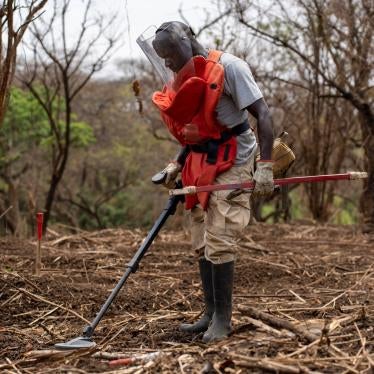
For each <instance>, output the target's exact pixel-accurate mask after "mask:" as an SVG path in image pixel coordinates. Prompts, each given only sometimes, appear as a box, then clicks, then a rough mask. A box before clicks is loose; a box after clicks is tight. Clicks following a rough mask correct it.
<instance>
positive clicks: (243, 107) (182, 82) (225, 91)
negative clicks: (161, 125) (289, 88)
mask: <svg viewBox="0 0 374 374" xmlns="http://www.w3.org/2000/svg"><path fill="white" fill-rule="evenodd" d="M143 41H145V39H143ZM138 43H139V39H138ZM139 45H141V41H140V43H139ZM141 47H142V49H143V51H145V52H146V54H147V57H149V58H150V60H151V62H153V64H154V66H155V67H156V64H155V63H154V61H155V60H154V58H155V56H156V57H158V58H161V59H162V61H163V62H164V64H165V67H166V68H167V69H169V70H170V71H172V73H173V74H174V77H173V78H172V79H171V80H169V81H166V85H165V87H164V89H163V91H162V92H156V93H155V94H154V95H153V102H154V104H155V105H156V106H157V107H158V108H159V110H160V113H161V116H162V119H163V120H164V122H165V124H166V125H167V127H168V129H169V131H170V132H171V133H172V135H174V136H175V137H176V139H178V140H179V142H180V143H181V144H182V146H183V147H184V148H183V149H184V154H186V153H188V156H187V158H186V160H185V162H184V160H183V161H180V159H181V158H179V159H177V160H176V161H174V162H172V163H170V164H169V165H168V166H167V167H166V168H165V170H164V172H165V173H166V180H165V185H166V186H167V187H169V188H172V187H174V185H175V179H176V177H177V175H178V173H179V172H180V171H182V182H183V184H184V185H204V184H212V183H233V182H239V181H245V180H250V179H252V178H253V180H254V181H255V182H256V185H255V190H254V192H255V193H259V194H263V195H264V194H268V193H271V192H272V191H273V171H272V161H271V151H272V145H273V130H272V122H271V117H270V114H269V110H268V107H267V105H266V103H265V101H264V99H263V95H262V93H261V91H260V89H259V88H258V86H257V84H256V83H255V81H254V79H253V76H252V73H251V71H250V68H249V66H248V64H247V63H246V62H244V61H243V60H241V59H239V58H237V57H235V56H233V55H231V54H229V53H222V52H219V51H214V50H207V49H205V48H204V47H203V46H202V45H201V44H200V43H199V42H198V41H197V40H196V38H195V35H194V33H193V31H192V29H191V28H190V27H189V26H187V25H185V24H184V23H181V22H176V21H173V22H167V23H164V24H162V25H161V26H160V27H159V28H158V29H157V30H156V32H155V35H154V37H153V38H152V42H151V43H148V44H147V45H146V46H145V45H143V46H142V45H141ZM151 50H152V53H153V57H150V55H149V54H148V52H149V51H151ZM154 52H155V53H156V54H155V53H154ZM157 68H158V70H159V69H160V66H159V65H158V67H157ZM166 75H167V74H166ZM164 76H165V74H164ZM170 76H171V75H170V74H169V77H170ZM248 112H249V113H251V114H252V115H253V116H254V117H255V118H256V119H257V134H258V139H259V146H260V155H261V158H260V160H259V161H258V162H257V169H256V171H254V158H255V154H256V148H257V143H256V138H255V135H254V133H253V131H252V129H251V128H250V127H249V125H248ZM178 161H179V162H178ZM183 163H184V164H183ZM240 192H241V191H239V192H238V193H236V194H233V193H231V194H230V191H217V192H212V193H211V194H210V195H209V194H208V193H201V194H198V196H192V197H191V196H186V208H187V209H190V210H191V218H192V225H191V235H192V247H193V249H194V250H195V252H196V254H197V256H198V258H199V269H200V276H201V281H202V288H203V293H204V301H205V311H204V314H203V315H202V317H201V318H200V319H199V320H198V321H197V322H195V323H193V324H182V325H181V327H180V329H181V330H182V331H184V332H188V333H201V332H204V335H203V341H204V342H213V341H216V340H219V339H223V338H225V337H227V336H228V335H229V334H230V332H231V330H232V327H231V314H232V289H233V276H234V262H235V259H236V252H237V246H238V245H237V241H238V234H239V233H240V232H241V231H242V230H243V229H244V228H245V226H246V225H247V224H248V222H249V218H250V206H249V197H248V195H247V194H243V193H240Z"/></svg>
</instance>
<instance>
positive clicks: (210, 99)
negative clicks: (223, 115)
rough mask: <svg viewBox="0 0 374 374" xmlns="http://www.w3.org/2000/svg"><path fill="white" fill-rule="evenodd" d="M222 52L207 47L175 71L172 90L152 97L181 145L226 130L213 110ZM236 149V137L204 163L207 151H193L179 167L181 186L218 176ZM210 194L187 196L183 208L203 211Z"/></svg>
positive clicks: (218, 89)
mask: <svg viewBox="0 0 374 374" xmlns="http://www.w3.org/2000/svg"><path fill="white" fill-rule="evenodd" d="M221 54H222V52H219V51H216V50H210V51H209V54H208V57H207V58H206V59H205V58H204V57H202V56H195V57H194V58H193V59H192V60H191V61H190V62H188V63H187V64H186V65H185V66H184V67H183V68H182V69H181V71H180V72H179V73H178V74H177V76H176V78H175V81H174V83H173V87H172V89H168V88H167V87H164V89H163V91H162V92H161V91H157V92H155V93H154V94H153V96H152V101H153V103H154V104H155V105H156V106H157V107H158V109H159V110H160V113H161V117H162V119H163V121H164V122H165V124H166V126H167V127H168V129H169V131H170V132H171V134H172V135H173V136H174V137H175V138H176V139H177V140H178V141H179V142H180V143H181V144H182V145H183V146H185V145H187V144H190V145H193V144H204V143H206V142H207V141H208V140H212V139H213V140H218V139H220V138H221V136H222V133H223V132H224V131H228V130H227V128H226V127H224V126H222V125H221V124H220V123H219V122H218V121H217V119H216V113H215V108H216V106H217V103H218V100H219V99H220V97H221V95H222V91H223V86H224V69H223V66H222V65H221V64H219V63H218V61H219V58H220V56H221ZM192 64H193V65H192ZM191 66H192V67H193V69H191ZM236 148H237V144H236V137H235V136H232V137H230V138H229V139H228V140H226V141H225V142H222V143H221V144H219V145H218V150H217V157H216V162H215V163H214V164H211V163H208V162H207V153H199V152H194V151H193V150H192V151H191V152H190V153H189V155H188V156H187V159H186V162H185V165H184V167H183V170H182V183H183V185H184V186H204V185H207V184H212V183H213V182H214V180H215V178H216V176H217V175H219V174H220V173H222V172H224V171H226V170H228V169H230V168H231V166H232V165H233V164H234V161H235V158H236ZM209 194H210V193H209V192H202V193H199V194H197V195H187V196H186V209H191V208H193V207H194V206H195V205H196V204H197V203H200V204H201V206H202V208H203V209H204V210H206V208H207V206H208V200H209Z"/></svg>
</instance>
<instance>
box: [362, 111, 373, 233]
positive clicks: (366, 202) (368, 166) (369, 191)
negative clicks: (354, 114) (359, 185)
mask: <svg viewBox="0 0 374 374" xmlns="http://www.w3.org/2000/svg"><path fill="white" fill-rule="evenodd" d="M360 122H361V130H362V137H363V145H364V150H365V161H364V168H365V171H367V173H368V179H367V180H366V181H364V189H363V193H362V195H361V199H360V206H361V213H362V224H363V227H362V229H363V231H364V232H371V233H374V134H373V132H374V131H373V130H372V129H374V118H373V116H367V115H363V114H361V116H360Z"/></svg>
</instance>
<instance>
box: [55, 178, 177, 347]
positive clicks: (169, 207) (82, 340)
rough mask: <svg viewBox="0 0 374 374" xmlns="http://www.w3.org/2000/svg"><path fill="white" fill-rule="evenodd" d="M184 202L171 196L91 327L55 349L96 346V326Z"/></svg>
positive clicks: (57, 345)
mask: <svg viewBox="0 0 374 374" xmlns="http://www.w3.org/2000/svg"><path fill="white" fill-rule="evenodd" d="M156 179H157V182H155V181H153V183H156V184H159V183H162V182H163V178H156ZM181 201H183V196H171V197H170V198H169V200H168V202H167V204H166V206H165V208H164V210H163V211H162V213H161V214H160V216H159V217H158V219H157V221H156V222H155V223H154V225H153V227H152V228H151V230H150V231H149V233H148V235H147V237H146V238H145V240H144V241H143V244H142V245H141V246H140V248H139V249H138V251H137V252H136V253H135V256H134V257H133V258H132V259H131V261H130V262H129V263H128V265H127V269H126V271H125V273H124V274H123V276H122V278H121V279H120V280H119V282H118V283H117V285H116V286H115V288H114V289H113V291H112V292H111V294H110V295H109V297H108V299H107V300H106V301H105V303H104V305H103V306H102V307H101V309H100V311H99V313H98V314H97V315H96V317H95V319H94V320H93V321H92V322H91V324H90V325H88V326H86V327H85V328H84V329H83V335H82V336H79V337H78V338H75V339H72V340H69V341H68V342H66V343H57V344H55V348H57V349H61V350H70V349H88V348H92V347H94V346H95V345H96V343H95V342H94V341H93V340H92V335H93V333H94V331H95V328H96V326H97V325H98V324H99V322H100V321H101V319H102V318H103V316H104V314H105V313H106V311H107V310H108V308H109V306H110V305H111V304H112V302H113V300H114V299H115V297H116V296H117V294H118V292H119V291H120V289H121V288H122V286H123V285H124V284H125V282H126V280H127V278H128V277H129V275H130V274H131V273H135V272H136V271H137V270H138V266H139V263H140V261H141V259H142V258H143V256H144V255H145V253H146V252H147V250H148V248H149V247H150V246H151V244H152V242H153V240H154V239H155V237H156V236H157V234H158V232H159V231H160V229H161V227H162V226H163V225H164V223H165V222H166V220H167V218H168V217H169V216H170V215H173V214H174V213H175V210H176V207H177V205H178V203H179V202H181Z"/></svg>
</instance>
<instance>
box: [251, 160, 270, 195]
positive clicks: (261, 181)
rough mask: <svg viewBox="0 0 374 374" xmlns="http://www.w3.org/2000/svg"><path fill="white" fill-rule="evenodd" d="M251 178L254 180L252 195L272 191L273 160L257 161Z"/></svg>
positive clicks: (266, 193)
mask: <svg viewBox="0 0 374 374" xmlns="http://www.w3.org/2000/svg"><path fill="white" fill-rule="evenodd" d="M253 180H254V182H255V188H254V189H253V194H254V195H260V196H266V195H270V194H271V193H272V192H273V191H274V179H273V161H271V160H270V161H261V160H260V161H257V162H256V171H255V174H254V176H253Z"/></svg>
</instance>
